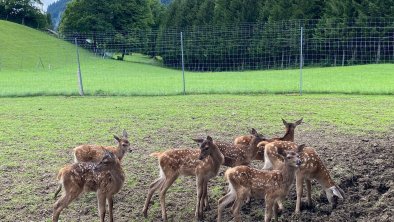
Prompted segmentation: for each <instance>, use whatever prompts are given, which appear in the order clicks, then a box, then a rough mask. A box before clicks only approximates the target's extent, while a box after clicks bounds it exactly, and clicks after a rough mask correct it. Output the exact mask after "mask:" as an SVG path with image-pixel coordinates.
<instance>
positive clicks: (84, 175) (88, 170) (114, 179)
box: [52, 151, 125, 222]
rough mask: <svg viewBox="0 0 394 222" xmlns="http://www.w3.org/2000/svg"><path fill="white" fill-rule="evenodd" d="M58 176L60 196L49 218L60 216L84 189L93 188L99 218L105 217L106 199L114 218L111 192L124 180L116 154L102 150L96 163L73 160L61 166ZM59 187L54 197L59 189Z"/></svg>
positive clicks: (120, 185)
mask: <svg viewBox="0 0 394 222" xmlns="http://www.w3.org/2000/svg"><path fill="white" fill-rule="evenodd" d="M57 179H58V181H59V183H60V184H61V186H62V187H63V188H64V189H63V190H64V191H63V194H62V196H61V197H60V198H59V199H58V200H57V201H56V203H55V204H54V207H53V216H52V220H53V221H54V222H56V221H58V220H59V215H60V212H61V211H62V210H63V209H64V208H66V207H67V206H68V205H69V204H70V203H71V202H72V201H73V200H74V199H75V198H77V197H78V196H79V195H80V194H81V193H82V192H83V191H87V192H91V191H95V192H96V194H97V202H98V211H99V214H100V220H101V222H103V221H104V219H105V212H106V206H105V205H106V204H105V203H106V201H107V202H108V206H109V217H110V221H111V222H112V221H113V220H114V219H113V195H114V194H116V193H118V192H119V190H120V189H121V188H122V186H123V182H124V180H125V176H124V172H123V169H122V166H121V165H120V162H119V160H118V158H117V157H115V155H114V154H113V153H111V152H109V151H105V153H104V156H103V158H102V160H101V161H100V162H99V163H86V162H82V163H74V164H71V165H66V166H64V167H63V168H62V169H60V171H59V173H58V175H57ZM59 191H60V189H58V190H57V191H56V193H55V197H56V196H57V194H58V193H59Z"/></svg>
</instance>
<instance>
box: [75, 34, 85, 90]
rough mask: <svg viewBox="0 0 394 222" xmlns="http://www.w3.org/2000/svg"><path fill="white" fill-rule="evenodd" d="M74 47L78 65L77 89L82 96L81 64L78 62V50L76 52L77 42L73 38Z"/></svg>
mask: <svg viewBox="0 0 394 222" xmlns="http://www.w3.org/2000/svg"><path fill="white" fill-rule="evenodd" d="M75 46H76V47H77V63H78V71H77V75H78V87H79V95H81V96H83V95H84V93H83V85H82V74H81V63H80V61H79V50H78V40H77V38H75Z"/></svg>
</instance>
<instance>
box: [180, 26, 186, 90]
mask: <svg viewBox="0 0 394 222" xmlns="http://www.w3.org/2000/svg"><path fill="white" fill-rule="evenodd" d="M181 56H182V80H183V95H186V82H185V63H184V59H183V33H182V32H181Z"/></svg>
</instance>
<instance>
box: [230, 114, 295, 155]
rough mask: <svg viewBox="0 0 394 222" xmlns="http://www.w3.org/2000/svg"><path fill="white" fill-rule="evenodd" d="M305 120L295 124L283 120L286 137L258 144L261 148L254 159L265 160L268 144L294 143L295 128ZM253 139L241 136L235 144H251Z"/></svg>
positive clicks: (248, 136) (266, 140) (265, 140)
mask: <svg viewBox="0 0 394 222" xmlns="http://www.w3.org/2000/svg"><path fill="white" fill-rule="evenodd" d="M302 120H303V118H301V119H299V120H297V121H296V122H294V123H288V122H286V120H284V119H282V121H283V125H284V126H285V135H283V136H282V137H274V138H271V139H264V140H263V141H261V142H260V143H259V144H257V147H258V148H259V150H258V152H257V154H256V157H255V158H254V159H255V160H264V147H265V145H267V144H268V143H271V142H274V141H292V142H293V141H294V131H295V128H296V127H297V126H298V125H300V124H301V123H302ZM251 139H252V137H251V136H250V135H246V136H239V137H237V138H235V140H234V144H249V143H250V141H251Z"/></svg>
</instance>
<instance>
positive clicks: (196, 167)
mask: <svg viewBox="0 0 394 222" xmlns="http://www.w3.org/2000/svg"><path fill="white" fill-rule="evenodd" d="M198 141H200V140H198ZM200 142H201V145H200V149H170V150H167V151H164V152H162V153H160V152H155V153H152V154H150V156H154V157H157V158H158V159H159V168H160V177H159V178H157V179H156V180H155V181H154V182H153V183H152V184H151V185H150V187H149V191H148V196H147V198H146V201H145V205H144V209H143V214H144V216H145V217H147V214H148V209H149V204H150V200H151V198H152V195H153V194H154V193H155V191H156V190H158V189H160V195H159V197H160V205H161V211H162V219H163V220H164V221H167V212H166V207H165V195H166V192H167V190H168V188H169V187H170V186H171V185H172V183H173V182H174V181H175V180H176V179H177V178H178V177H179V176H195V177H196V180H197V204H196V211H195V216H196V217H197V218H198V219H202V217H203V208H204V206H205V207H208V195H207V192H208V190H207V189H208V181H209V179H210V178H212V177H215V176H216V175H217V174H218V172H219V168H220V165H221V164H222V163H223V161H224V157H223V155H222V153H221V152H220V151H219V149H218V147H217V146H216V145H215V144H214V143H213V141H212V138H210V137H207V139H206V140H203V141H200Z"/></svg>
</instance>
